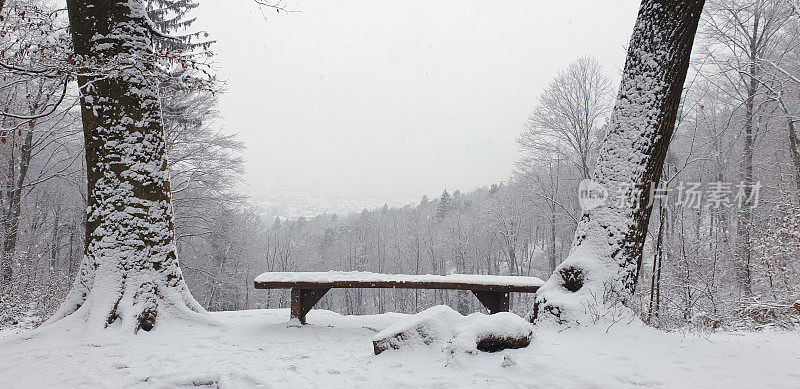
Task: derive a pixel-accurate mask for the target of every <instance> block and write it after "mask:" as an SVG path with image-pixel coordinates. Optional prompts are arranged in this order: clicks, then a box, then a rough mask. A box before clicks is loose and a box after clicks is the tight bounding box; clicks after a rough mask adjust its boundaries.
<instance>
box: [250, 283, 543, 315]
mask: <svg viewBox="0 0 800 389" xmlns="http://www.w3.org/2000/svg"><path fill="white" fill-rule="evenodd" d="M542 284H544V281H542V280H541V279H539V278H536V277H522V276H496V275H478V274H448V275H432V274H421V275H411V274H380V273H370V272H358V271H351V272H342V271H328V272H267V273H263V274H261V275H259V276H258V277H256V279H255V281H254V285H255V288H256V289H291V290H292V293H291V299H292V301H291V318H292V319H298V320H299V321H300V323H302V324H305V322H306V314H307V313H308V311H310V310H311V308H312V307H313V306H314V304H316V303H317V302H318V301H319V300H320V299H321V298H322V296H324V295H325V293H327V292H328V290H330V289H332V288H401V289H450V290H469V291H472V293H473V294H475V296H476V297H477V298H478V300H479V301H480V302H481V303H482V304H483V305H484V306H485V307H486V309H487V310H489V313H496V312H503V311H508V309H509V302H510V298H509V293H510V292H525V293H535V292H536V291H537V290H538V289H539V287H540V286H542Z"/></svg>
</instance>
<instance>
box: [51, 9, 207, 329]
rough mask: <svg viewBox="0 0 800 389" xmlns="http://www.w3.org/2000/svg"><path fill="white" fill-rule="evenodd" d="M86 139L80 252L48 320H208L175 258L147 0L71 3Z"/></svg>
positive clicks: (105, 323) (149, 324)
mask: <svg viewBox="0 0 800 389" xmlns="http://www.w3.org/2000/svg"><path fill="white" fill-rule="evenodd" d="M67 8H68V11H69V20H70V30H71V33H72V39H73V45H74V49H75V54H76V55H77V56H78V60H79V61H81V60H82V62H80V64H81V65H82V66H85V68H83V69H82V75H81V76H79V78H78V85H79V87H80V90H81V115H82V119H83V129H84V138H85V142H86V166H87V178H88V197H89V200H88V209H87V223H86V246H85V251H84V253H85V254H84V258H83V261H82V262H81V268H80V271H79V274H78V278H77V279H76V281H75V284H74V286H73V288H72V290H71V291H70V293H69V295H68V296H67V299H66V301H65V302H64V303H63V304H62V306H61V307H60V309H59V310H58V311H57V312H56V314H55V315H54V316H53V317H52V318H51V319H50V322H53V321H56V320H58V319H60V318H63V317H65V316H67V315H70V314H73V315H78V317H80V318H82V319H84V320H86V321H87V322H88V325H89V328H106V327H112V326H114V327H119V328H122V329H123V330H126V331H133V332H136V331H138V330H140V329H141V330H145V331H149V330H151V329H152V328H154V326H155V325H157V324H158V323H159V322H160V321H161V320H162V319H163V318H165V317H177V318H194V319H199V320H207V316H205V315H203V313H205V310H204V309H203V308H202V307H201V306H200V304H198V303H197V302H196V301H195V300H194V298H193V297H192V296H191V294H190V293H189V290H188V288H187V286H186V284H185V282H184V280H183V276H182V273H181V269H180V267H179V265H178V260H177V256H176V249H175V240H174V226H173V210H172V205H171V195H170V185H169V177H168V173H167V159H166V154H165V142H164V128H163V125H162V120H161V109H160V105H159V100H158V95H157V88H156V79H155V77H154V74H155V72H154V71H155V69H154V64H155V62H154V53H153V49H152V40H151V39H152V32H151V30H150V29H149V28H148V26H147V23H146V20H145V11H144V4H143V0H113V1H112V0H69V1H68V2H67Z"/></svg>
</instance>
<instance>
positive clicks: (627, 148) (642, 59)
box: [532, 0, 704, 324]
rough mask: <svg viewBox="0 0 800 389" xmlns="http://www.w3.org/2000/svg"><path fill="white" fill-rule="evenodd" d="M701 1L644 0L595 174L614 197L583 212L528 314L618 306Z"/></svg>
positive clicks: (583, 314)
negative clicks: (565, 253) (564, 253)
mask: <svg viewBox="0 0 800 389" xmlns="http://www.w3.org/2000/svg"><path fill="white" fill-rule="evenodd" d="M703 5H704V1H703V0H691V1H688V0H644V1H642V5H641V7H640V9H639V15H638V18H637V21H636V26H635V27H634V31H633V35H632V37H631V41H630V44H629V46H628V55H627V59H626V61H625V69H624V72H623V76H622V84H621V86H620V90H619V95H618V97H617V103H616V105H615V107H614V111H613V113H612V117H611V130H610V131H609V133H608V134H607V135H606V137H605V139H604V140H603V146H602V149H601V152H600V156H599V159H598V162H597V166H596V167H595V169H594V174H593V177H594V178H595V180H596V181H597V182H598V183H599V184H600V185H602V186H604V187H605V188H606V189H607V190H608V193H609V194H610V195H612V196H615V197H616V198H613V197H612V198H609V199H607V200H606V202H605V203H604V204H603V205H601V206H599V207H597V208H594V209H592V210H590V211H587V212H584V214H583V216H582V218H581V220H580V222H579V223H578V227H577V230H576V231H575V239H574V241H573V247H572V250H571V252H570V255H569V257H568V258H567V260H566V261H564V262H563V263H561V265H559V267H558V268H557V270H556V272H555V273H553V275H551V276H550V278H549V279H548V281H547V282H546V283H545V285H544V286H543V287H542V288H541V289H540V290H539V293H537V297H536V303H535V305H534V311H533V315H532V319H533V320H536V321H539V320H544V319H547V318H551V319H554V320H555V321H556V322H558V323H562V324H565V323H581V322H584V321H585V320H584V319H585V318H587V316H588V315H587V312H588V311H590V310H591V311H593V312H595V313H598V314H600V315H602V313H603V312H604V311H605V308H606V307H609V308H611V307H613V308H614V310H615V311H616V308H617V305H618V304H620V303H622V304H624V303H626V302H627V301H628V300H629V299H630V297H631V295H632V294H633V292H634V289H635V286H636V282H637V277H638V274H639V268H640V267H641V254H642V249H643V245H644V240H645V237H646V232H647V225H648V222H649V219H650V213H651V210H652V208H651V207H647V204H648V200H649V197H650V190H649V189H650V187H651V185H657V184H658V181H659V178H660V176H661V170H662V166H663V163H664V158H665V157H666V154H667V148H668V147H669V141H670V139H671V136H672V132H673V130H674V126H675V119H676V115H677V111H678V106H679V103H680V99H681V91H682V89H683V84H684V81H685V79H686V70H687V69H688V66H689V57H690V55H691V51H692V44H693V42H694V36H695V32H696V31H697V24H698V22H699V20H700V13H701V11H702V8H703ZM627 198H630V199H631V200H632V201H630V202H629V201H624V200H625V199H627Z"/></svg>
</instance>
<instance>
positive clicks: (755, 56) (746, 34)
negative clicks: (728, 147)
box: [705, 0, 789, 296]
mask: <svg viewBox="0 0 800 389" xmlns="http://www.w3.org/2000/svg"><path fill="white" fill-rule="evenodd" d="M709 11H710V12H709V13H708V17H707V18H706V25H707V29H708V31H707V33H706V34H705V35H706V36H707V37H708V39H709V40H710V41H711V43H710V47H711V49H710V56H711V58H712V59H713V63H714V64H716V65H717V66H718V67H719V70H720V72H721V73H722V75H723V77H724V79H725V80H726V81H727V83H728V84H729V86H730V87H731V89H732V94H733V95H734V96H737V97H738V100H739V101H740V102H741V104H742V106H743V107H744V112H743V113H742V115H743V120H742V122H743V123H742V133H743V136H744V137H743V138H744V144H743V147H742V170H741V181H742V186H743V188H744V194H743V195H744V198H746V199H750V198H751V197H752V188H753V185H754V183H755V177H754V172H753V154H754V147H755V146H754V145H755V143H756V140H757V138H758V136H759V127H758V126H757V124H756V123H755V121H756V114H757V111H758V109H759V100H762V101H763V96H759V95H760V94H761V93H762V89H763V88H761V87H762V86H763V84H762V83H759V79H761V77H762V75H763V73H764V63H763V62H762V60H763V59H764V58H765V57H767V56H769V55H771V54H772V51H773V50H774V49H775V47H776V43H777V42H776V41H778V40H779V39H780V35H779V32H780V30H781V28H782V26H783V25H784V24H785V22H786V20H787V18H788V16H789V9H788V7H786V5H785V4H783V3H782V2H779V1H774V0H736V1H730V0H725V1H714V2H712V3H711V7H709ZM749 205H750V204H746V206H742V207H740V208H739V214H738V215H737V224H736V230H737V240H736V251H737V253H736V256H737V266H738V274H739V283H740V286H741V288H742V291H743V292H744V294H745V296H750V295H751V294H752V286H751V283H752V275H751V272H752V271H751V267H752V247H751V246H752V239H751V233H752V226H753V213H752V206H749Z"/></svg>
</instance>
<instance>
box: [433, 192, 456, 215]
mask: <svg viewBox="0 0 800 389" xmlns="http://www.w3.org/2000/svg"><path fill="white" fill-rule="evenodd" d="M451 200H452V199H451V198H450V193H447V189H445V190H444V192H442V197H440V198H439V205H438V206H437V208H436V217H438V218H439V219H444V218H445V216H447V213H448V212H450V207H451V206H452V204H451V202H452V201H451Z"/></svg>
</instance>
